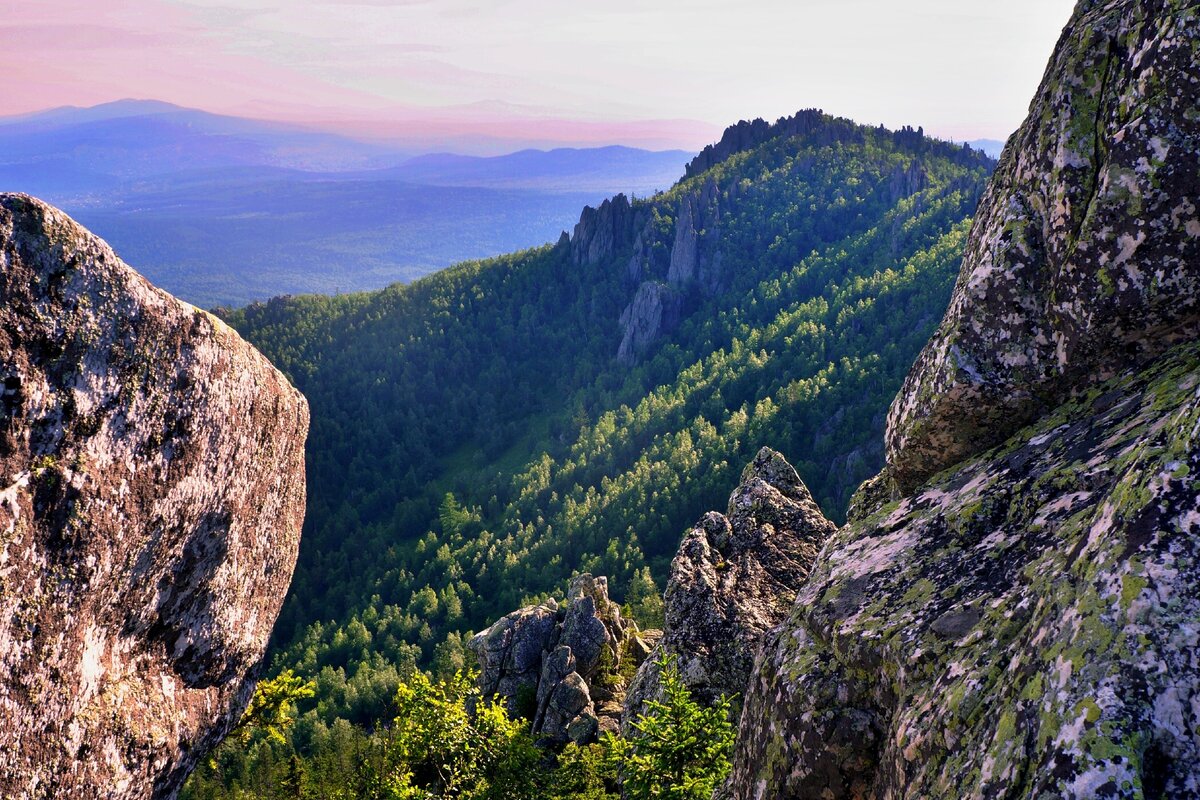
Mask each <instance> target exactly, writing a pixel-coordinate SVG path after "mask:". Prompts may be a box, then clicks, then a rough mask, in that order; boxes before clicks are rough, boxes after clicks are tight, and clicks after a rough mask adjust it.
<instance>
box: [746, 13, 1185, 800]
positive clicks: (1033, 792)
mask: <svg viewBox="0 0 1200 800" xmlns="http://www.w3.org/2000/svg"><path fill="white" fill-rule="evenodd" d="M1198 51H1200V8H1198V7H1196V6H1195V5H1194V4H1191V5H1188V4H1186V3H1182V2H1169V1H1167V0H1163V1H1161V2H1150V3H1146V2H1137V3H1135V2H1132V0H1116V1H1111V2H1105V3H1100V2H1093V0H1085V2H1081V3H1080V5H1079V6H1078V8H1077V10H1076V12H1075V15H1074V17H1073V18H1072V21H1071V23H1070V25H1069V26H1068V28H1067V31H1066V32H1065V33H1064V36H1063V38H1062V40H1061V41H1060V44H1059V48H1058V51H1057V52H1056V54H1055V56H1054V59H1053V60H1052V62H1051V67H1050V70H1049V71H1048V73H1047V77H1046V80H1045V83H1044V85H1043V87H1042V89H1041V91H1040V92H1039V95H1038V98H1037V99H1036V100H1035V102H1034V105H1033V107H1032V109H1031V115H1030V118H1029V121H1028V122H1027V123H1026V124H1025V126H1024V127H1023V128H1022V130H1021V131H1020V132H1019V134H1018V135H1017V137H1016V138H1015V139H1014V140H1013V145H1012V146H1011V147H1009V148H1008V150H1007V151H1006V155H1005V157H1004V161H1003V162H1002V164H1001V167H1000V170H999V172H998V173H997V176H996V179H995V182H994V184H993V186H992V188H991V190H990V191H989V193H988V197H987V199H986V201H985V203H984V207H983V210H982V213H981V214H980V216H979V218H978V219H977V222H976V226H975V229H974V231H973V233H972V236H971V244H970V245H969V247H968V254H967V258H966V260H965V262H964V265H963V270H962V273H961V276H960V279H959V283H958V286H957V288H956V290H955V294H954V301H953V303H952V305H951V307H950V310H949V311H948V312H947V317H946V320H945V322H944V324H943V326H942V328H941V329H940V330H939V332H938V334H937V335H936V336H935V338H934V340H933V341H932V342H931V344H930V346H929V348H928V349H927V350H926V351H925V353H924V354H923V355H922V357H921V359H920V360H919V361H918V363H917V365H916V366H915V367H914V369H913V372H912V374H911V375H910V378H909V380H908V382H907V383H906V385H905V387H904V389H903V391H902V392H901V394H900V395H899V396H898V397H897V399H896V402H895V404H894V405H893V411H892V417H891V420H890V425H889V433H888V448H889V467H888V469H887V470H885V473H884V474H883V475H881V476H880V477H879V478H877V479H875V480H873V481H870V482H868V483H867V484H866V485H864V487H863V488H862V489H861V490H860V492H859V494H858V495H857V496H856V498H855V501H854V503H853V504H852V508H851V511H850V515H849V516H850V520H851V521H850V522H849V523H848V524H847V525H846V526H845V527H844V528H842V529H841V530H840V531H838V532H837V533H836V534H835V535H834V536H833V538H832V539H831V540H830V541H829V543H828V544H827V545H826V547H825V548H824V549H823V550H822V553H821V556H820V557H819V558H818V560H817V562H816V564H815V565H814V567H813V571H812V574H811V575H810V577H809V579H808V582H807V583H806V585H805V587H804V588H803V590H802V592H801V593H800V596H799V598H798V600H797V603H796V606H795V608H794V610H793V611H792V613H791V615H790V616H789V618H788V620H787V621H786V622H785V623H784V624H783V625H781V626H780V627H779V628H776V629H775V630H773V631H772V632H771V633H770V635H769V636H768V639H767V641H766V643H765V644H764V646H763V650H762V654H761V656H760V659H759V661H758V662H757V663H756V666H755V671H754V676H753V678H752V680H751V683H750V687H749V690H748V693H747V700H746V705H745V709H744V712H743V716H742V723H741V728H740V731H739V736H738V744H737V748H736V754H735V760H734V767H733V774H732V776H731V778H730V781H729V782H728V784H727V785H726V787H725V789H724V792H723V796H724V797H727V798H737V799H738V800H748V799H749V798H755V799H756V800H760V799H765V798H773V799H774V798H777V799H779V800H792V799H794V798H822V800H836V798H876V800H883V799H884V798H900V797H955V798H959V797H971V798H985V797H1029V798H1034V797H1055V798H1097V797H1109V798H1118V797H1129V798H1133V797H1147V798H1149V797H1156V798H1157V797H1169V798H1190V797H1198V796H1200V662H1197V652H1200V639H1198V633H1197V624H1196V621H1197V620H1200V559H1198V556H1200V486H1198V485H1197V483H1196V481H1195V480H1194V478H1193V476H1194V475H1195V474H1196V470H1197V468H1200V342H1196V341H1195V340H1196V339H1197V338H1200V337H1198V336H1197V334H1198V333H1200V331H1198V330H1197V325H1198V324H1200V318H1198V317H1197V314H1196V291H1197V288H1200V287H1198V286H1197V275H1198V267H1200V251H1197V244H1198V241H1200V221H1197V217H1196V207H1195V203H1196V187H1197V185H1200V184H1198V183H1197V173H1196V157H1195V153H1196V151H1197V144H1198V142H1200V140H1198V139H1197V138H1196V137H1197V133H1198V128H1197V121H1198V119H1200V117H1197V115H1196V113H1195V110H1196V108H1197V105H1198V104H1197V99H1198V91H1200V71H1198V69H1197V64H1198V63H1200V61H1198V60H1197V58H1196V54H1197V52H1198ZM1187 340H1191V341H1187ZM1181 341H1182V342H1184V343H1181ZM1064 399H1066V402H1065V403H1064V402H1063V401H1064ZM1023 425H1029V427H1026V428H1024V430H1020V431H1017V429H1018V428H1020V427H1021V426H1023ZM1014 434H1015V435H1014ZM996 444H1000V446H999V447H998V448H996V449H993V450H991V451H990V452H987V453H982V451H983V450H985V449H987V448H988V447H990V446H992V445H996ZM939 471H940V474H937V475H936V476H935V477H932V478H931V477H930V476H931V475H934V473H938V472H939ZM914 487H915V488H914Z"/></svg>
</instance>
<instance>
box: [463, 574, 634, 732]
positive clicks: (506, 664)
mask: <svg viewBox="0 0 1200 800" xmlns="http://www.w3.org/2000/svg"><path fill="white" fill-rule="evenodd" d="M636 633H637V626H636V625H634V624H633V622H631V621H626V620H623V619H622V618H621V609H620V608H619V607H618V606H617V604H616V603H614V602H612V601H611V600H609V599H608V581H607V580H606V579H605V578H601V577H597V578H593V577H592V576H591V575H579V576H577V577H576V578H574V579H573V580H572V581H571V586H570V589H569V590H568V591H567V599H566V601H565V603H564V604H563V606H562V607H560V606H559V605H558V603H557V602H553V601H552V602H550V603H549V604H546V605H540V606H531V607H529V608H523V609H521V610H519V611H514V612H513V613H511V614H509V615H507V616H506V617H503V618H502V619H500V620H499V621H498V622H496V623H495V624H494V625H492V626H491V627H490V628H488V629H487V630H486V631H483V632H482V633H479V634H477V635H476V636H475V637H474V638H473V639H471V641H470V643H469V644H468V647H469V649H470V650H471V651H472V652H473V653H475V656H476V658H477V659H478V660H479V687H480V689H481V691H482V692H483V694H484V696H488V697H491V696H494V697H498V698H502V699H504V701H505V703H506V705H507V706H508V709H509V712H510V713H512V714H515V715H520V716H527V717H529V719H530V720H531V721H532V723H533V732H534V734H536V735H539V736H540V737H542V738H543V739H546V740H549V741H550V742H554V743H558V744H562V743H566V742H567V741H573V742H576V743H579V744H583V743H586V742H591V741H595V739H596V736H597V735H598V733H599V732H600V731H604V730H616V729H617V726H618V717H619V716H620V702H619V698H614V697H613V694H612V690H611V688H610V686H609V682H610V678H611V676H612V675H613V674H614V673H615V672H616V670H617V669H618V668H619V667H620V665H621V660H622V659H623V658H627V657H636V655H637V654H636V652H634V654H633V655H629V654H628V652H627V651H629V650H630V648H628V647H626V645H627V644H628V643H630V642H631V641H632V640H633V639H634V638H635V637H636Z"/></svg>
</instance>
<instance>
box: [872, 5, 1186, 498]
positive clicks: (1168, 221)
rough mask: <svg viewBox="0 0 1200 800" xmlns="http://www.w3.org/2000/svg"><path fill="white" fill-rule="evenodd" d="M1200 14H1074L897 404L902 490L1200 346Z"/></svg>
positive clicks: (1094, 8) (1158, 10)
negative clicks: (1122, 376) (1119, 378)
mask: <svg viewBox="0 0 1200 800" xmlns="http://www.w3.org/2000/svg"><path fill="white" fill-rule="evenodd" d="M1198 30H1200V10H1198V9H1197V8H1196V6H1195V4H1194V3H1189V2H1184V0H1153V1H1152V2H1132V0H1126V1H1125V2H1094V1H1090V0H1089V1H1086V2H1081V3H1080V4H1079V6H1078V8H1077V9H1076V11H1075V15H1074V17H1073V18H1072V20H1071V22H1070V24H1069V25H1068V28H1067V31H1066V33H1065V34H1064V36H1063V39H1062V41H1061V42H1060V43H1059V47H1058V49H1057V51H1056V53H1055V54H1054V57H1053V59H1052V60H1051V63H1050V67H1049V71H1048V73H1047V77H1046V80H1045V81H1044V83H1043V84H1042V87H1041V89H1040V90H1039V92H1038V94H1037V97H1036V98H1035V99H1034V101H1033V105H1032V108H1031V113H1030V116H1029V119H1028V120H1027V121H1026V122H1025V124H1024V125H1023V126H1022V128H1021V129H1020V130H1019V131H1018V132H1017V134H1016V135H1015V136H1014V137H1013V139H1012V140H1011V141H1010V142H1009V146H1008V147H1007V149H1006V150H1005V154H1004V157H1003V159H1002V161H1001V162H1000V165H999V168H998V169H997V171H996V173H995V176H994V178H993V181H992V184H991V187H990V189H989V191H988V192H987V194H986V195H985V197H984V199H983V202H982V204H981V206H980V209H979V213H978V215H977V217H976V222H975V227H974V229H973V231H972V233H971V237H970V240H969V242H968V244H967V253H966V259H965V261H964V265H963V271H962V274H961V275H960V277H959V281H958V285H957V287H956V288H955V291H954V295H953V298H952V299H951V302H950V308H949V310H948V311H947V313H946V317H945V320H944V321H943V323H942V325H941V328H940V329H939V330H938V332H937V334H936V335H935V336H934V338H933V339H932V341H930V343H929V345H928V346H927V347H926V349H925V351H924V352H923V353H922V355H921V357H920V359H919V361H918V362H917V366H916V367H915V368H914V370H913V372H912V373H911V374H910V376H909V378H908V382H907V383H906V385H905V387H904V389H903V391H902V392H901V393H900V395H899V396H898V397H897V398H896V402H895V403H894V405H893V406H892V410H891V414H890V417H889V423H888V433H887V448H888V463H889V465H890V467H891V474H892V477H893V479H894V480H895V481H896V483H897V485H898V487H899V489H900V490H901V492H908V491H911V490H913V489H915V488H916V487H917V486H919V485H920V484H921V483H922V482H923V481H924V480H925V479H926V478H928V477H929V476H931V475H933V474H934V473H936V472H938V471H939V470H941V469H944V468H946V467H948V466H951V465H953V464H955V463H957V462H958V461H961V460H962V459H963V458H966V457H968V456H970V455H973V454H975V453H978V452H981V451H982V450H985V449H987V448H988V447H991V446H993V445H995V444H998V443H999V442H1002V441H1004V440H1005V439H1006V438H1008V436H1009V435H1011V434H1012V433H1014V432H1016V431H1017V430H1018V429H1020V428H1021V427H1023V426H1024V425H1026V424H1029V423H1030V422H1032V421H1034V420H1035V419H1037V418H1038V417H1039V416H1041V415H1042V414H1044V413H1046V412H1047V411H1048V410H1050V409H1053V408H1054V407H1055V406H1057V405H1058V404H1059V403H1060V402H1062V401H1063V400H1065V399H1066V398H1067V397H1069V396H1070V395H1071V393H1072V392H1073V391H1076V390H1078V389H1079V388H1080V387H1084V386H1088V385H1094V384H1096V383H1098V382H1102V381H1104V380H1107V379H1109V378H1111V377H1113V376H1114V375H1115V374H1117V373H1118V372H1120V371H1121V370H1123V369H1125V368H1126V367H1128V366H1129V365H1130V364H1146V363H1148V362H1149V361H1150V360H1152V359H1154V358H1155V357H1157V356H1159V355H1160V354H1162V353H1163V352H1164V351H1165V350H1167V349H1168V348H1169V347H1171V346H1172V345H1173V344H1176V343H1179V342H1181V341H1187V340H1190V339H1192V338H1194V337H1195V336H1196V335H1197V333H1200V191H1198V190H1197V186H1198V185H1200V175H1198V174H1197V166H1196V153H1197V151H1200V115H1198V114H1197V113H1196V108H1197V107H1200V67H1198V66H1197V65H1198V64H1200V58H1198V56H1197V48H1198V44H1197V39H1198V33H1197V31H1198Z"/></svg>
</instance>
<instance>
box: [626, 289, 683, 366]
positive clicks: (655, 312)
mask: <svg viewBox="0 0 1200 800" xmlns="http://www.w3.org/2000/svg"><path fill="white" fill-rule="evenodd" d="M682 317H683V296H682V295H681V294H680V293H679V292H677V291H676V290H674V289H672V288H671V287H670V286H669V285H667V284H665V283H661V282H659V281H646V282H644V283H643V284H642V285H641V286H639V287H638V289H637V292H636V293H635V294H634V296H633V300H632V301H631V302H630V303H629V306H628V307H626V309H625V310H624V311H623V312H622V313H621V330H622V336H621V345H620V347H618V348H617V358H619V359H620V360H621V361H623V362H625V363H627V364H629V363H632V362H633V361H634V360H635V359H636V357H637V356H638V355H639V354H641V353H643V352H645V351H646V350H647V349H648V348H649V347H650V345H652V344H653V343H654V342H656V341H658V339H659V338H660V337H661V336H662V335H663V334H664V332H666V331H672V330H674V329H675V328H676V327H677V326H678V325H679V323H680V320H681V319H682Z"/></svg>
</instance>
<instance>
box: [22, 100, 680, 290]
mask: <svg viewBox="0 0 1200 800" xmlns="http://www.w3.org/2000/svg"><path fill="white" fill-rule="evenodd" d="M690 157H691V154H690V153H687V152H685V151H682V150H671V151H663V152H652V151H647V150H638V149H634V148H628V147H599V148H583V149H579V148H563V149H556V150H549V151H542V150H523V151H520V152H517V153H512V154H509V155H504V156H494V157H476V156H462V155H454V154H448V153H441V154H425V155H420V154H416V153H414V152H412V151H409V150H406V149H404V148H402V147H396V146H391V145H388V144H382V143H379V142H374V141H361V140H358V139H354V138H350V137H346V136H341V135H338V134H333V133H328V132H323V131H316V130H311V129H308V128H304V127H300V126H296V125H289V124H283V123H276V122H263V121H260V120H250V119H242V118H238V117H229V116H222V115H218V114H211V113H208V112H205V111H198V110H195V109H187V108H181V107H178V106H174V105H170V104H168V103H161V102H157V101H145V100H124V101H118V102H114V103H108V104H105V105H101V106H95V107H92V108H60V109H53V110H50V111H45V112H40V113H37V114H31V115H24V116H20V117H9V118H0V189H2V190H6V191H21V192H27V193H29V194H33V195H36V196H38V197H41V198H43V199H45V200H48V201H50V202H52V203H54V204H56V205H58V206H60V207H62V208H63V209H65V210H66V211H68V212H69V213H71V214H72V215H74V216H75V217H76V218H77V219H79V220H80V221H81V222H83V223H84V224H85V225H87V226H88V227H90V228H91V229H92V230H94V231H95V232H96V233H98V234H99V235H101V236H103V237H104V238H105V239H107V240H108V241H109V242H110V243H111V244H112V245H113V246H114V247H115V248H116V249H117V251H118V252H119V253H120V254H121V255H122V256H124V257H125V258H126V260H128V261H130V262H131V263H134V264H137V265H138V267H139V269H141V270H143V271H144V272H145V274H146V275H147V277H149V278H150V279H151V280H153V281H154V282H155V283H156V284H158V285H160V286H163V287H164V288H166V289H168V290H169V291H171V292H173V293H175V294H177V295H179V296H180V297H182V298H184V299H186V300H189V301H191V302H193V303H195V304H197V305H201V306H206V307H207V306H213V305H218V304H221V305H242V304H244V303H247V302H250V301H252V300H256V299H264V298H267V297H271V296H275V295H280V294H295V293H304V292H324V293H331V294H332V293H336V292H338V291H357V290H365V289H375V288H380V287H382V286H385V285H387V284H390V283H393V282H395V281H408V280H412V279H414V278H417V277H420V276H421V275H424V274H426V273H428V272H431V271H433V270H435V269H438V268H441V267H445V266H448V265H450V264H453V263H456V262H459V261H463V260H467V259H472V258H482V257H486V256H491V255H496V254H499V253H503V252H509V251H512V250H519V249H522V248H525V247H530V246H533V245H538V244H542V243H544V242H546V241H550V240H552V239H555V238H557V236H558V235H559V233H560V232H561V231H562V230H564V229H568V228H570V227H571V226H573V224H574V222H575V220H576V218H577V215H578V209H579V208H580V207H581V206H582V205H585V204H588V203H593V204H594V203H598V202H599V201H600V200H602V199H603V198H605V197H608V196H610V195H613V194H616V193H618V192H626V193H633V194H638V195H643V196H644V195H648V194H651V193H653V192H654V191H656V190H658V189H663V188H666V187H668V186H670V185H671V184H672V183H673V182H674V180H675V178H676V176H677V175H678V174H679V171H680V169H681V167H682V165H683V164H684V163H686V162H687V161H688V159H689V158H690Z"/></svg>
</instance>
